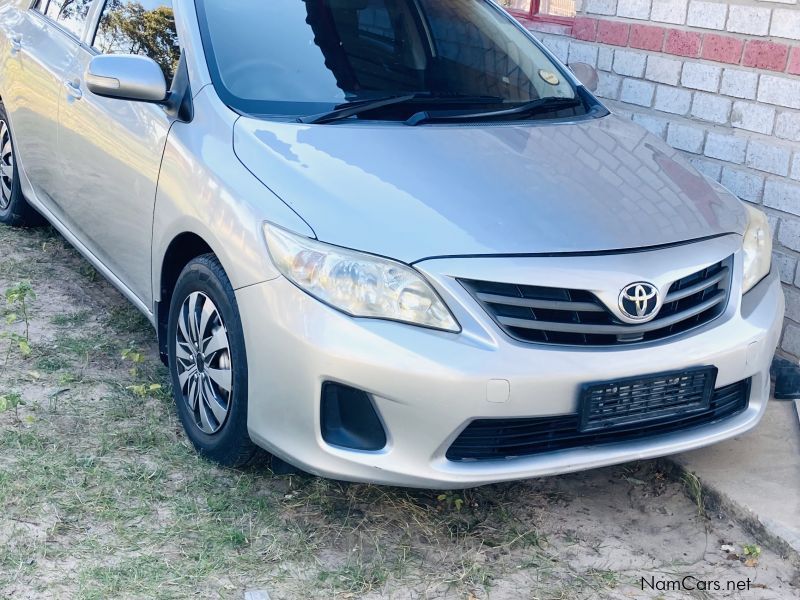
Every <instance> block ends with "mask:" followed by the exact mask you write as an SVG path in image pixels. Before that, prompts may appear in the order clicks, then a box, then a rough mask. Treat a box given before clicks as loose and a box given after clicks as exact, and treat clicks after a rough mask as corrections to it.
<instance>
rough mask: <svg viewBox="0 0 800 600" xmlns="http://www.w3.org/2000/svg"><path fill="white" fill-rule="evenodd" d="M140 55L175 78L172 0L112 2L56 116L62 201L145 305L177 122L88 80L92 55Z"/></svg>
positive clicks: (80, 56)
mask: <svg viewBox="0 0 800 600" xmlns="http://www.w3.org/2000/svg"><path fill="white" fill-rule="evenodd" d="M98 53H101V54H114V53H124V54H142V55H147V56H150V57H151V58H153V59H154V60H156V61H157V62H158V63H159V64H160V65H161V67H162V68H163V70H164V74H165V77H166V78H167V81H168V82H169V81H171V80H172V77H173V75H174V71H175V68H176V67H177V63H178V59H179V57H180V47H179V45H178V41H177V33H176V30H175V19H174V15H173V12H172V2H171V0H147V1H143V0H107V1H106V3H105V6H104V7H103V8H102V12H101V13H100V18H99V23H98V25H97V30H96V34H95V35H93V36H91V35H90V36H89V38H87V44H86V46H85V47H83V48H81V50H79V52H78V53H77V54H76V60H75V61H74V63H73V64H72V66H71V67H70V69H69V72H68V73H67V76H66V78H65V84H67V85H68V84H73V85H74V86H76V87H78V88H79V89H80V90H81V92H82V93H81V95H80V96H79V97H77V96H75V95H73V94H71V93H70V90H69V89H67V88H64V91H63V94H64V98H63V101H62V105H61V114H60V118H59V152H60V155H61V168H62V170H63V171H64V172H65V173H68V174H69V176H68V177H67V178H66V180H67V181H66V183H65V185H64V188H63V189H62V190H60V191H59V196H58V199H57V202H58V204H59V206H60V207H61V209H62V210H63V211H64V212H65V213H66V214H67V215H68V218H69V222H70V227H71V228H73V231H76V233H78V235H79V237H80V238H81V241H82V242H83V243H84V244H85V245H86V246H87V247H88V248H89V250H90V251H91V252H92V253H93V254H94V255H95V256H96V257H97V258H98V259H99V260H100V261H101V262H102V263H103V264H105V265H106V266H107V267H108V268H109V269H110V270H111V271H113V273H114V274H115V275H116V276H117V277H118V278H119V279H120V280H121V281H122V283H123V284H125V286H127V287H128V288H129V289H130V290H131V291H132V292H133V293H134V294H135V295H136V296H137V297H138V298H139V299H140V300H141V301H142V302H143V303H144V304H145V305H146V306H148V307H149V306H151V305H152V302H151V300H152V284H151V277H150V270H151V263H150V244H151V240H152V227H153V210H154V206H155V196H156V187H157V184H158V175H159V171H160V167H161V158H162V155H163V152H164V145H165V144H166V140H167V135H168V133H169V129H170V126H171V125H172V122H173V120H174V119H173V117H171V116H170V115H169V114H168V113H167V111H166V110H165V109H164V108H163V107H161V106H158V105H154V104H145V103H141V102H129V101H125V100H115V99H109V98H101V97H100V96H95V95H93V94H92V93H91V92H89V91H88V89H87V88H86V85H85V82H84V80H83V78H84V73H85V72H86V68H87V66H88V64H89V61H91V59H92V57H94V56H95V55H97V54H98Z"/></svg>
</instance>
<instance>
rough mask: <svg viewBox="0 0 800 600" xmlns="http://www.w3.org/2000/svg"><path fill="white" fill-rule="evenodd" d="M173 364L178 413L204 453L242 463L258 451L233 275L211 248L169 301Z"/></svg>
mask: <svg viewBox="0 0 800 600" xmlns="http://www.w3.org/2000/svg"><path fill="white" fill-rule="evenodd" d="M167 335H168V336H169V338H168V341H169V347H168V351H169V369H170V374H171V376H172V388H173V393H174V396H175V403H176V406H177V410H178V416H179V417H180V419H181V423H182V424H183V428H184V430H185V431H186V435H187V436H188V437H189V439H190V440H191V441H192V444H193V445H194V447H195V448H196V449H197V451H198V452H199V453H200V454H202V455H203V456H205V457H207V458H209V459H210V460H213V461H215V462H217V463H219V464H221V465H225V466H231V467H236V466H242V465H244V464H246V463H248V462H250V461H251V460H252V459H253V458H255V457H256V456H257V455H258V453H259V451H258V448H257V447H256V445H255V444H253V442H252V441H251V440H250V436H249V435H248V433H247V353H246V350H245V345H244V334H243V332H242V324H241V320H240V318H239V309H238V307H237V304H236V297H235V295H234V292H233V287H232V286H231V283H230V280H229V279H228V276H227V275H226V273H225V271H224V270H223V268H222V265H220V263H219V261H218V260H217V258H216V257H215V256H214V255H213V254H206V255H204V256H200V257H198V258H195V259H194V260H192V261H191V262H190V263H189V264H188V265H187V266H186V268H184V270H183V272H182V273H181V275H180V277H179V278H178V282H177V284H176V286H175V291H174V292H173V294H172V302H171V304H170V313H169V327H168V332H167Z"/></svg>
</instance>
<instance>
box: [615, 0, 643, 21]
mask: <svg viewBox="0 0 800 600" xmlns="http://www.w3.org/2000/svg"><path fill="white" fill-rule="evenodd" d="M650 4H651V0H619V2H617V16H618V17H625V18H626V19H644V20H647V19H649V18H650Z"/></svg>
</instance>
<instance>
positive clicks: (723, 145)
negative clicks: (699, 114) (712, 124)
mask: <svg viewBox="0 0 800 600" xmlns="http://www.w3.org/2000/svg"><path fill="white" fill-rule="evenodd" d="M746 152H747V140H746V139H744V138H741V137H738V136H735V135H723V134H721V133H715V132H713V131H709V132H708V139H707V140H706V148H705V152H704V154H705V155H706V156H709V157H711V158H718V159H719V160H724V161H726V162H729V163H736V164H742V163H743V162H744V158H745V155H746Z"/></svg>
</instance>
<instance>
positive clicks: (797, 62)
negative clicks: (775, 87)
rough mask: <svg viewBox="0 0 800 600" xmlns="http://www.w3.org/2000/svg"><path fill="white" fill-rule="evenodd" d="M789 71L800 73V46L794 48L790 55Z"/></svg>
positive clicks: (794, 73) (793, 73)
mask: <svg viewBox="0 0 800 600" xmlns="http://www.w3.org/2000/svg"><path fill="white" fill-rule="evenodd" d="M789 73H790V74H791V75H800V46H795V47H794V48H792V53H791V54H790V55H789Z"/></svg>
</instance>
